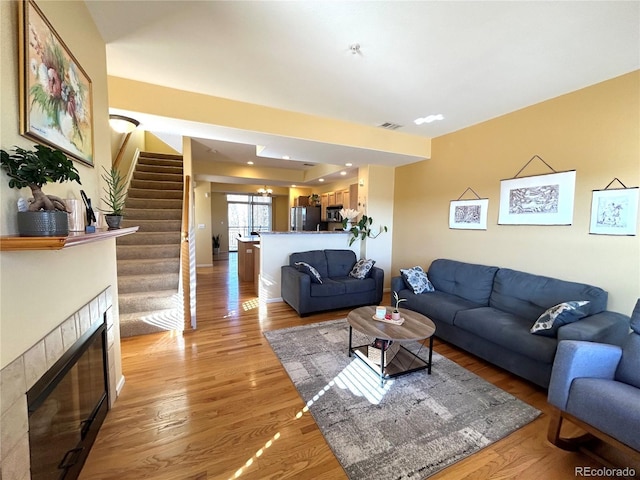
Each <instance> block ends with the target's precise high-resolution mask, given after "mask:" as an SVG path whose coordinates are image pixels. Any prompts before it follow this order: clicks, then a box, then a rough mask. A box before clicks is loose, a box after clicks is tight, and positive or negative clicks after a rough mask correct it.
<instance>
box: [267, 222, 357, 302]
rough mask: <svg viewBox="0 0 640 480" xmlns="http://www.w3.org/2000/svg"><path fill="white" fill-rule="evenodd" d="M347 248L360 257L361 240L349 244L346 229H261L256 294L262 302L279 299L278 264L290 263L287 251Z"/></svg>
mask: <svg viewBox="0 0 640 480" xmlns="http://www.w3.org/2000/svg"><path fill="white" fill-rule="evenodd" d="M325 249H348V250H353V251H354V252H355V254H356V255H357V256H358V258H359V254H360V241H359V240H356V241H355V242H354V243H353V245H352V246H351V247H350V246H349V232H345V231H333V232H317V231H311V232H260V256H259V258H260V261H259V263H260V274H259V276H258V277H259V292H260V293H259V297H260V300H262V301H265V302H277V301H282V296H281V294H280V267H282V266H283V265H288V264H289V255H290V254H291V253H294V252H306V251H308V250H325Z"/></svg>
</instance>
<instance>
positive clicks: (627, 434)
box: [566, 378, 640, 450]
mask: <svg viewBox="0 0 640 480" xmlns="http://www.w3.org/2000/svg"><path fill="white" fill-rule="evenodd" d="M638 405H640V389H638V388H636V387H632V386H631V385H627V384H625V383H621V382H616V381H613V380H606V379H602V378H576V379H574V380H573V382H571V389H570V390H569V400H568V402H567V408H566V411H567V412H569V413H570V414H572V415H574V416H576V417H577V418H579V419H580V420H584V421H585V422H587V423H588V424H590V425H593V426H594V427H596V428H597V429H598V430H601V431H603V432H604V433H606V434H608V435H611V436H612V437H613V438H615V439H617V440H620V441H621V442H622V443H625V444H627V445H629V446H630V447H631V448H634V449H636V450H640V435H638V432H640V409H639V408H638Z"/></svg>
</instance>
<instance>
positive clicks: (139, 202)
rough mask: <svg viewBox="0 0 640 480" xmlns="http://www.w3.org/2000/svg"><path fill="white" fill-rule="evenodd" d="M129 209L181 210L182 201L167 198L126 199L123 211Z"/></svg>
mask: <svg viewBox="0 0 640 480" xmlns="http://www.w3.org/2000/svg"><path fill="white" fill-rule="evenodd" d="M129 208H151V209H167V208H170V209H176V208H177V209H182V200H181V199H180V200H177V199H167V198H127V201H126V203H125V207H124V211H125V214H126V213H127V211H128V210H129Z"/></svg>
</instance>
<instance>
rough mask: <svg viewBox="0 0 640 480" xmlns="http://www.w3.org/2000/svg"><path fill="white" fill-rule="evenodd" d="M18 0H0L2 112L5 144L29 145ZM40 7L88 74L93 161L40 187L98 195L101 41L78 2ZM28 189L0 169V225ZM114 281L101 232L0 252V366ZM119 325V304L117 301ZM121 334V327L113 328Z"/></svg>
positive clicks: (103, 118)
mask: <svg viewBox="0 0 640 480" xmlns="http://www.w3.org/2000/svg"><path fill="white" fill-rule="evenodd" d="M18 5H19V4H18V2H0V32H1V33H0V35H1V44H0V45H1V46H0V61H1V64H2V69H0V80H1V85H2V95H1V98H0V107H1V108H0V120H1V124H2V130H1V131H2V137H1V139H0V143H1V146H2V148H3V149H9V148H11V147H12V146H13V145H19V146H21V147H24V148H31V147H32V146H33V143H34V142H32V141H31V140H28V139H25V138H23V137H21V136H20V134H19V128H18V118H19V116H18V112H19V109H18V75H19V70H18V69H19V67H18V62H17V59H18V53H17V48H18V47H17V43H16V42H17V39H18ZM38 5H39V6H40V8H41V10H42V11H43V13H44V15H45V16H46V17H47V18H48V19H49V21H50V22H51V24H52V25H54V26H55V29H56V31H57V32H58V34H59V35H60V36H61V37H62V39H63V40H64V42H65V43H66V45H67V47H68V48H69V49H70V50H71V51H72V52H73V54H74V56H75V57H76V59H77V60H78V62H79V63H80V64H81V65H82V67H83V68H84V69H85V70H86V72H87V74H88V75H89V77H90V78H91V80H92V86H93V118H94V148H95V151H94V158H95V168H90V167H87V166H84V165H82V164H80V163H77V162H76V163H75V165H76V167H77V169H78V172H79V174H80V179H81V181H82V186H80V185H78V184H76V183H65V184H62V185H61V184H55V185H47V186H46V187H45V188H44V190H45V192H46V193H51V194H54V195H60V196H62V197H69V196H75V197H77V198H79V192H80V189H81V188H82V189H83V190H84V191H85V192H86V193H87V195H88V196H89V197H90V198H92V199H94V201H95V202H96V203H97V199H98V198H99V197H100V191H101V187H100V182H101V180H100V178H99V172H100V171H101V168H100V167H101V166H103V165H104V166H107V167H108V166H110V165H111V145H110V143H111V133H110V129H109V124H108V98H107V72H106V55H105V44H104V42H103V41H102V37H101V36H100V33H99V32H98V30H97V29H96V27H95V25H94V23H93V20H92V18H91V16H90V15H89V12H88V10H87V9H86V7H85V4H84V2H38ZM29 195H30V191H29V189H23V190H20V191H18V190H15V189H9V187H8V183H7V177H6V175H5V174H4V173H1V174H0V204H1V205H2V207H1V208H2V213H1V215H0V233H1V234H2V235H7V234H13V233H15V232H16V230H17V225H16V215H15V212H16V208H15V201H16V199H17V198H18V197H19V196H24V197H27V196H29ZM108 285H112V286H113V288H114V290H113V294H114V297H116V295H117V281H116V257H115V241H114V240H107V241H103V242H98V243H93V244H89V245H82V246H76V247H73V248H69V249H65V250H62V251H57V252H49V251H47V252H2V253H0V367H4V366H6V365H7V364H9V363H10V362H11V361H12V360H13V359H15V358H16V357H18V356H19V355H20V354H22V353H23V352H24V351H26V350H27V349H28V348H30V347H31V346H32V345H33V344H34V343H35V342H37V341H38V340H40V339H41V338H42V337H44V336H45V335H46V334H47V333H48V332H50V331H51V330H52V329H53V328H54V327H55V326H57V325H58V324H60V323H61V322H63V321H64V320H66V319H67V318H68V317H69V316H71V315H72V314H73V313H74V311H75V309H76V308H77V307H80V306H81V305H84V304H85V303H86V302H88V301H89V300H91V298H93V296H94V295H96V294H97V293H99V292H100V291H102V290H103V289H104V288H106V287H107V286H108ZM114 313H115V315H114V318H115V323H116V328H117V324H118V323H117V319H118V315H117V304H116V305H115V312H114ZM118 338H119V334H118ZM116 349H117V351H116V354H117V355H116V357H117V359H118V360H117V366H116V368H117V377H118V378H117V379H118V380H120V378H121V375H122V369H121V366H120V361H119V358H120V345H119V341H117V342H116Z"/></svg>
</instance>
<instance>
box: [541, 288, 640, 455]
mask: <svg viewBox="0 0 640 480" xmlns="http://www.w3.org/2000/svg"><path fill="white" fill-rule="evenodd" d="M631 330H632V331H631V332H630V333H629V336H628V338H627V339H626V340H625V342H624V343H623V344H622V346H621V347H618V346H615V345H605V344H601V343H593V342H584V341H574V340H563V341H561V342H560V343H559V345H558V351H557V353H556V357H555V361H554V364H553V370H552V372H551V381H550V384H549V392H548V401H549V403H550V404H551V405H552V407H553V408H552V412H551V420H550V423H549V431H548V434H547V438H548V439H549V441H550V442H551V443H553V444H554V445H556V446H558V447H560V448H563V449H565V450H576V449H577V448H578V447H579V445H580V443H581V440H584V439H585V438H584V437H589V438H592V437H590V435H592V436H595V437H597V438H599V439H601V440H603V441H605V442H607V443H609V444H611V445H613V446H615V447H616V448H619V449H620V450H622V451H624V452H625V453H626V454H628V455H630V456H631V457H632V458H634V459H640V299H639V300H638V301H637V303H636V306H635V308H634V310H633V314H632V315H631ZM563 419H566V420H569V421H571V422H572V423H574V424H576V425H578V426H579V427H580V428H582V429H583V430H585V431H586V432H587V434H586V435H585V436H583V437H580V438H578V439H565V438H561V437H560V429H561V427H562V421H563Z"/></svg>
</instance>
